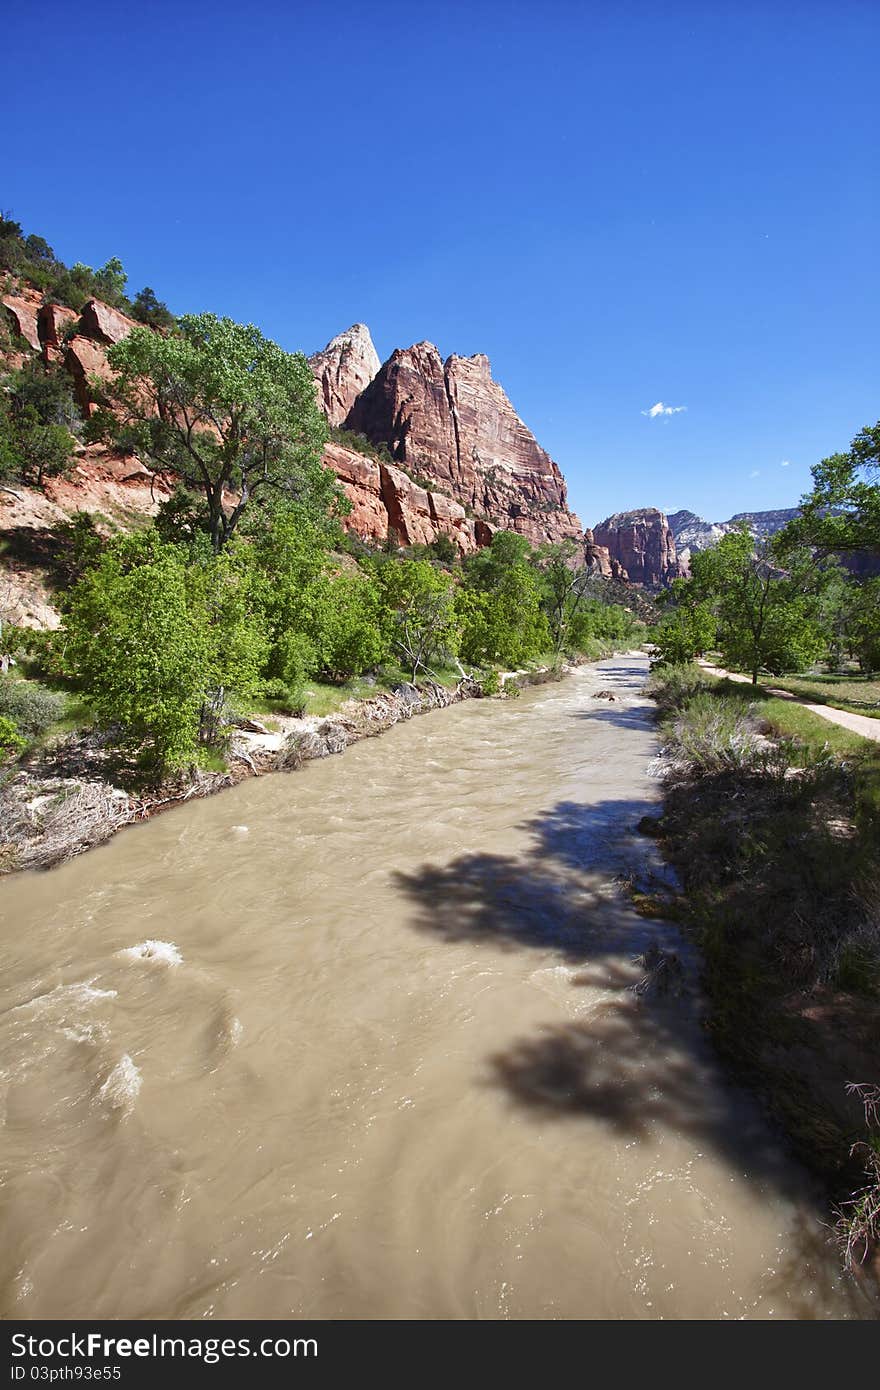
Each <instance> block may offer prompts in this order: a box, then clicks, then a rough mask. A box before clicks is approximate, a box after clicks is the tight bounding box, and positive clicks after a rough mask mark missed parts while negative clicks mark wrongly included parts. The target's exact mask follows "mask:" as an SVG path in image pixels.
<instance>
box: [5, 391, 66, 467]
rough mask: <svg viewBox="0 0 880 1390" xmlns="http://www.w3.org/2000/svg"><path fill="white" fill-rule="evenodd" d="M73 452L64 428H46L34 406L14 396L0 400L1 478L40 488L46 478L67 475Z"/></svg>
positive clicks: (50, 425) (62, 426)
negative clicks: (13, 479) (16, 479)
mask: <svg viewBox="0 0 880 1390" xmlns="http://www.w3.org/2000/svg"><path fill="white" fill-rule="evenodd" d="M73 449H74V441H73V438H72V436H71V434H70V431H69V430H68V429H67V428H66V427H65V426H64V425H55V424H45V423H44V422H43V421H42V420H41V419H40V417H39V415H38V413H37V411H36V410H35V409H34V407H33V406H31V405H24V404H22V403H21V402H20V401H17V400H16V398H15V396H14V395H13V396H11V397H7V398H6V399H0V478H18V479H20V480H21V481H22V482H24V483H28V484H33V485H34V486H35V487H42V485H43V482H44V481H45V479H46V478H47V477H55V476H57V475H58V474H61V473H65V472H67V470H68V468H69V467H70V465H71V462H72V459H73Z"/></svg>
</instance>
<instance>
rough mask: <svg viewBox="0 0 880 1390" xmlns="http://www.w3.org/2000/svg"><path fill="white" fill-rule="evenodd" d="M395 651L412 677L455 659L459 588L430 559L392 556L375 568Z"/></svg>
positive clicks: (457, 636)
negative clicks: (457, 589) (433, 666)
mask: <svg viewBox="0 0 880 1390" xmlns="http://www.w3.org/2000/svg"><path fill="white" fill-rule="evenodd" d="M374 570H375V574H376V579H377V583H378V586H379V591H380V594H381V602H382V606H383V609H384V612H385V615H386V618H385V621H386V624H387V635H388V641H389V644H390V646H391V649H392V650H393V651H394V653H395V655H396V656H397V657H398V658H399V659H400V661H401V663H402V664H403V665H404V666H406V667H408V668H409V670H410V671H411V672H412V679H413V681H415V680H417V678H418V675H419V672H420V671H424V672H426V673H428V674H430V667H429V663H430V662H436V661H438V660H441V659H442V658H443V657H444V656H446V655H449V656H453V657H454V656H455V655H456V654H457V652H458V645H459V627H458V622H457V618H456V607H455V587H454V585H453V583H452V581H451V579H450V577H449V575H448V574H445V573H444V572H443V570H440V569H438V568H437V567H436V566H435V565H432V564H431V563H430V561H429V560H409V559H401V560H398V559H396V558H394V557H388V558H386V559H383V560H381V561H377V562H376V563H375V565H374Z"/></svg>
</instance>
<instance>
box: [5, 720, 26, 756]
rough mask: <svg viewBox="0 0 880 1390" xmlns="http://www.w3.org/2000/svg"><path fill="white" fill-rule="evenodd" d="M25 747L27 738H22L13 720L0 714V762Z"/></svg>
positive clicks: (15, 754)
mask: <svg viewBox="0 0 880 1390" xmlns="http://www.w3.org/2000/svg"><path fill="white" fill-rule="evenodd" d="M25 748H27V739H26V738H22V736H21V734H20V733H19V732H18V729H17V727H16V725H15V721H14V720H12V719H10V718H9V717H8V715H5V714H0V763H4V762H8V761H9V759H11V758H15V757H17V755H18V754H19V753H21V752H23V750H24V749H25Z"/></svg>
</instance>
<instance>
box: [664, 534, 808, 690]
mask: <svg viewBox="0 0 880 1390" xmlns="http://www.w3.org/2000/svg"><path fill="white" fill-rule="evenodd" d="M824 582H825V576H824V574H823V572H822V570H821V569H820V568H819V567H817V566H816V564H815V563H814V561H813V558H812V556H811V554H810V552H809V551H807V550H793V549H791V548H790V547H789V549H788V552H787V554H786V557H785V568H782V567H781V564H780V562H779V560H778V559H777V558H776V557H775V555H774V552H773V550H772V549H771V548H769V547H766V546H757V547H756V544H755V540H754V537H753V536H752V535H751V533H750V532H749V530H748V528H747V527H746V526H743V527H741V528H739V529H738V530H736V531H731V532H729V533H728V535H726V536H724V537H723V538H722V539H721V541H719V543H718V545H717V546H715V547H714V548H713V549H711V550H703V551H700V552H698V553H697V554H696V555H694V556H693V557H692V559H691V578H690V580H689V581H686V582H685V583H684V585H683V586H682V588H681V590H680V591H679V595H678V596H679V599H680V601H681V603H682V605H683V607H684V609H685V611H687V610H690V611H691V612H692V613H693V614H695V615H699V616H700V618H701V620H704V619H705V615H706V614H707V613H708V612H711V613H712V614H713V616H714V619H715V623H716V642H717V646H718V648H719V649H720V651H721V653H722V655H723V657H724V659H725V661H727V662H728V664H730V665H732V666H740V667H742V668H743V669H745V670H747V671H748V672H749V673H750V675H751V677H752V684H753V685H757V683H758V675H759V673H760V671H761V670H762V669H767V670H770V671H774V672H780V671H784V670H791V669H798V668H800V667H802V666H804V665H805V664H807V663H808V662H810V661H813V660H815V659H816V658H817V657H819V656H821V655H822V653H823V651H824V650H825V649H826V647H827V633H826V631H825V629H824V627H823V624H822V621H821V611H820V603H819V595H820V592H821V588H822V585H823V583H824ZM696 630H697V631H698V632H699V634H700V636H701V638H702V639H704V638H705V635H706V634H705V632H704V630H703V626H702V621H701V623H700V624H698V625H697V629H696Z"/></svg>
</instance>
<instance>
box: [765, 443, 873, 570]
mask: <svg viewBox="0 0 880 1390" xmlns="http://www.w3.org/2000/svg"><path fill="white" fill-rule="evenodd" d="M811 471H812V475H813V490H812V492H810V493H808V494H807V495H806V496H805V497H803V498H802V499H801V514H800V516H799V517H796V518H795V520H794V521H793V522H791V523H790V524H789V526H788V527H787V528H786V529H785V531H783V532H781V533H780V539H781V542H782V544H783V545H788V546H789V547H790V548H794V547H797V546H800V545H810V546H815V547H816V548H817V549H819V550H821V551H822V552H823V553H824V554H826V555H830V554H835V553H838V554H846V553H853V552H859V551H864V552H867V553H869V554H874V555H877V554H880V421H878V423H877V424H876V425H869V426H868V427H867V428H866V429H863V430H862V431H861V433H860V434H857V435H856V437H855V439H854V440H853V441H852V444H851V445H850V448H849V452H848V453H843V454H832V455H831V457H830V458H826V459H823V460H822V462H821V463H817V464H816V465H815V466H814V467H813V469H812V470H811Z"/></svg>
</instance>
